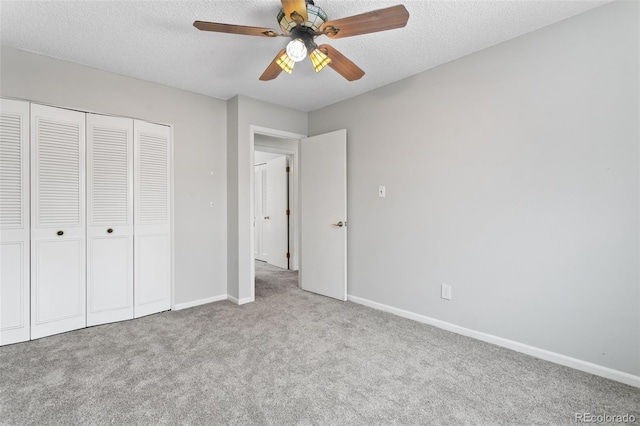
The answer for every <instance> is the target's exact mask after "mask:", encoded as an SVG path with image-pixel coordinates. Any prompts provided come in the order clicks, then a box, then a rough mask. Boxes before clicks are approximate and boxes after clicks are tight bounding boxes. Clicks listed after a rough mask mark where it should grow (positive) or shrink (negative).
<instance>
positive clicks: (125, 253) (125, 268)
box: [87, 114, 133, 326]
mask: <svg viewBox="0 0 640 426" xmlns="http://www.w3.org/2000/svg"><path fill="white" fill-rule="evenodd" d="M131 318H133V120H132V119H130V118H122V117H108V116H105V115H96V114H87V325H88V326H92V325H98V324H105V323H108V322H114V321H122V320H126V319H131Z"/></svg>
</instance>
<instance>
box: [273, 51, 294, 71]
mask: <svg viewBox="0 0 640 426" xmlns="http://www.w3.org/2000/svg"><path fill="white" fill-rule="evenodd" d="M276 64H278V65H279V66H280V68H282V71H284V72H286V73H287V74H291V71H293V66H294V65H295V64H296V63H295V62H293V59H291V58H290V57H289V55H287V54H286V53H285V54H283V55H282V56H280V57H279V58H278V59H276Z"/></svg>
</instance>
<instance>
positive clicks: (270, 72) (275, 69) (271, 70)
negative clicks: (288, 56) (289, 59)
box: [260, 49, 286, 81]
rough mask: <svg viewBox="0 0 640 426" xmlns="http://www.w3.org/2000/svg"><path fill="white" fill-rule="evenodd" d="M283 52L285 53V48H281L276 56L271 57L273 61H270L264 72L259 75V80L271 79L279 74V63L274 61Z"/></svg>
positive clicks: (280, 70) (280, 69)
mask: <svg viewBox="0 0 640 426" xmlns="http://www.w3.org/2000/svg"><path fill="white" fill-rule="evenodd" d="M285 53H286V50H285V49H282V50H281V51H280V52H278V54H277V55H276V57H275V58H273V61H271V63H270V64H269V66H268V67H267V69H266V70H264V72H263V73H262V75H261V76H260V80H262V81H269V80H273V79H274V78H276V77H277V76H279V75H280V73H281V72H282V68H280V65H278V64H277V63H276V61H277V60H278V59H279V58H280V57H281V56H282V55H284V54H285Z"/></svg>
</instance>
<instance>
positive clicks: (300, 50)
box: [287, 38, 307, 62]
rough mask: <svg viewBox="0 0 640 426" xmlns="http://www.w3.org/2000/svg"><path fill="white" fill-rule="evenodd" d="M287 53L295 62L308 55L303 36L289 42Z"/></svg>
mask: <svg viewBox="0 0 640 426" xmlns="http://www.w3.org/2000/svg"><path fill="white" fill-rule="evenodd" d="M287 55H289V58H291V59H292V60H293V61H295V62H300V61H301V60H303V59H304V58H305V57H306V56H307V46H305V45H304V41H302V39H301V38H297V39H295V40H291V41H290V42H289V44H287Z"/></svg>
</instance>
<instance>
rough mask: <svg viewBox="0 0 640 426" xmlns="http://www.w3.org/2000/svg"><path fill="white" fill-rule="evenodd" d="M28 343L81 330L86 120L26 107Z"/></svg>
mask: <svg viewBox="0 0 640 426" xmlns="http://www.w3.org/2000/svg"><path fill="white" fill-rule="evenodd" d="M31 149H32V152H31V338H32V339H37V338H40V337H44V336H49V335H51V334H56V333H62V332H65V331H69V330H75V329H78V328H82V327H85V326H86V317H85V306H86V299H85V293H86V289H85V287H86V279H85V266H86V252H85V231H86V230H85V214H86V212H85V114H84V113H81V112H76V111H70V110H65V109H60V108H52V107H46V106H42V105H35V104H32V105H31Z"/></svg>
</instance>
